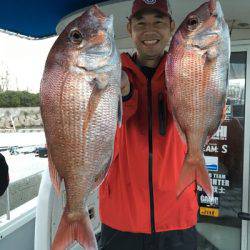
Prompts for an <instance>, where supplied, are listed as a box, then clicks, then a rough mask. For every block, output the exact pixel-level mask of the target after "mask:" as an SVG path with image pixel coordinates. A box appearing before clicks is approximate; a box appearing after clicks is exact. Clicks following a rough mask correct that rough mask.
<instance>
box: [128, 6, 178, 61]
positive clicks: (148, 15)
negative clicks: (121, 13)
mask: <svg viewBox="0 0 250 250" xmlns="http://www.w3.org/2000/svg"><path fill="white" fill-rule="evenodd" d="M127 28H128V32H129V34H130V35H131V37H132V40H133V42H134V44H135V46H136V48H137V51H138V54H139V56H141V57H143V58H145V59H146V58H147V59H150V58H152V59H153V58H155V57H159V56H162V54H163V52H164V49H165V47H166V45H167V44H168V42H169V39H170V37H171V32H172V31H173V30H174V22H171V21H170V18H169V17H168V16H165V15H162V14H161V13H159V12H157V11H154V10H150V11H144V12H143V13H141V14H140V15H137V16H136V17H133V18H132V19H131V21H130V22H129V23H128V26H127Z"/></svg>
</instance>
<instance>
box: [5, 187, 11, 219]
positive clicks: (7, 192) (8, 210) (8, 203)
mask: <svg viewBox="0 0 250 250" xmlns="http://www.w3.org/2000/svg"><path fill="white" fill-rule="evenodd" d="M5 197H6V216H7V220H10V190H9V187H8V188H7V190H6V196H5Z"/></svg>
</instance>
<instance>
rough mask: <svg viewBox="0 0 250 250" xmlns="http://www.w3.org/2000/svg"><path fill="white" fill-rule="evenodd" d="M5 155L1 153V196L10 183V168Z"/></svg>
mask: <svg viewBox="0 0 250 250" xmlns="http://www.w3.org/2000/svg"><path fill="white" fill-rule="evenodd" d="M8 169H9V168H8V165H7V163H6V161H5V157H4V156H3V155H2V154H1V153H0V196H1V195H3V194H4V192H5V190H6V188H7V187H8V185H9V170H8Z"/></svg>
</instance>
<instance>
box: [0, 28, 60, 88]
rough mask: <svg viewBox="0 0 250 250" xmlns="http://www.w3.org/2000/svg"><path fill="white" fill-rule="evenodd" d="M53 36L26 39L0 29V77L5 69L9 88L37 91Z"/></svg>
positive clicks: (53, 39)
mask: <svg viewBox="0 0 250 250" xmlns="http://www.w3.org/2000/svg"><path fill="white" fill-rule="evenodd" d="M55 39H56V38H55V37H53V38H48V39H43V40H28V39H26V38H20V37H18V36H15V35H9V34H6V33H3V32H1V31H0V77H1V75H2V74H3V72H5V71H6V69H7V70H8V71H9V74H10V86H9V88H10V89H17V88H18V89H19V90H29V91H30V92H35V93H37V92H39V87H40V81H41V77H42V73H43V68H44V64H45V61H46V58H47V55H48V52H49V50H50V48H51V46H52V44H53V43H54V41H55Z"/></svg>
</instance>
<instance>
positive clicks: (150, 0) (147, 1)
mask: <svg viewBox="0 0 250 250" xmlns="http://www.w3.org/2000/svg"><path fill="white" fill-rule="evenodd" d="M143 2H144V3H146V4H155V3H156V0H143Z"/></svg>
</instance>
